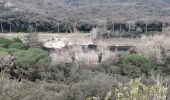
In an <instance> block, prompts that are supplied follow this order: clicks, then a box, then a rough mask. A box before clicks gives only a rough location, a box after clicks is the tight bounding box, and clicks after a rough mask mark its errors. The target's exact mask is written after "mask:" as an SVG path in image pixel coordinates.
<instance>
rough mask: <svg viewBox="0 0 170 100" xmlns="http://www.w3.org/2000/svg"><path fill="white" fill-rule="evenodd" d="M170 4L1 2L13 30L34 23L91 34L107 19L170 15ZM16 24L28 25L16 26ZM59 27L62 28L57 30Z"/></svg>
mask: <svg viewBox="0 0 170 100" xmlns="http://www.w3.org/2000/svg"><path fill="white" fill-rule="evenodd" d="M169 2H170V1H169V0H145V1H143V0H93V1H91V0H12V1H11V0H1V1H0V7H1V8H2V9H1V10H0V12H1V14H0V18H1V19H2V20H4V19H5V20H7V21H11V23H12V24H13V25H12V26H13V28H16V29H18V28H17V27H20V29H22V30H20V31H26V30H28V26H29V25H30V24H28V23H31V24H34V25H31V26H32V27H34V28H35V27H38V28H39V31H51V30H52V31H51V32H57V31H59V32H65V31H70V29H71V30H72V29H73V27H74V25H75V23H76V24H77V27H79V28H78V29H80V31H84V30H86V31H89V30H91V27H93V26H94V24H98V23H101V24H105V23H106V19H108V18H110V19H116V20H119V19H124V20H127V21H136V20H139V19H143V18H150V17H162V16H170V7H169V5H168V4H169ZM16 21H17V23H20V24H21V23H22V24H23V23H25V24H24V25H22V26H17V25H16V24H17V23H16ZM26 23H27V24H28V25H26ZM35 24H37V25H35ZM4 26H5V29H9V25H7V24H5V23H4ZM68 26H70V29H69V28H68ZM23 27H24V28H23ZM46 27H48V28H47V29H46ZM57 27H59V28H60V29H59V30H57ZM15 31H18V30H15Z"/></svg>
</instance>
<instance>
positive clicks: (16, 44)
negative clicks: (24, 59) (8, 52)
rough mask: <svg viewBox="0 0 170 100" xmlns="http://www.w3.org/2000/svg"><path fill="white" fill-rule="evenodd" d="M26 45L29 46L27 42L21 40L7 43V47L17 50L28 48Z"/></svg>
mask: <svg viewBox="0 0 170 100" xmlns="http://www.w3.org/2000/svg"><path fill="white" fill-rule="evenodd" d="M28 47H29V46H28V45H27V44H25V43H21V42H14V43H11V44H10V45H9V48H15V49H19V50H26V49H28Z"/></svg>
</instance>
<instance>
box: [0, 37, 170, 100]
mask: <svg viewBox="0 0 170 100" xmlns="http://www.w3.org/2000/svg"><path fill="white" fill-rule="evenodd" d="M148 38H150V37H148ZM31 40H35V39H31ZM0 41H1V42H0V44H1V48H0V67H1V70H0V71H1V74H0V88H1V91H0V94H1V95H0V99H1V100H21V99H26V100H56V98H57V99H59V100H81V99H84V100H168V98H169V96H168V95H169V85H168V83H169V82H170V81H169V71H168V68H169V56H168V55H167V51H166V50H165V51H164V52H162V51H161V52H160V54H161V59H162V60H161V62H162V63H161V65H160V61H159V60H154V59H153V58H154V57H156V56H148V55H145V52H139V51H137V52H136V53H135V54H129V55H121V54H114V57H113V56H109V59H105V61H103V62H101V63H100V64H86V63H80V62H79V63H71V62H70V63H64V62H61V63H56V64H51V58H50V56H49V52H48V50H45V49H43V48H41V47H42V46H38V47H34V46H33V45H29V44H28V41H25V42H24V43H23V42H22V41H21V40H20V39H19V38H15V39H12V40H9V39H6V38H0ZM29 43H35V42H34V41H32V42H29ZM161 46H162V48H164V49H168V47H167V46H166V45H165V44H164V45H163V44H162V45H161ZM152 49H154V48H152ZM164 49H160V50H164ZM137 50H141V49H140V48H137ZM142 50H146V48H145V49H142ZM103 52H104V51H103ZM107 52H108V51H107ZM149 52H150V51H149ZM153 52H154V51H153ZM105 53H106V52H105ZM155 55H156V54H155Z"/></svg>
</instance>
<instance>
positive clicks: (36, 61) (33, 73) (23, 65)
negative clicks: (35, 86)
mask: <svg viewBox="0 0 170 100" xmlns="http://www.w3.org/2000/svg"><path fill="white" fill-rule="evenodd" d="M14 56H15V57H16V60H15V65H16V67H17V69H16V72H17V73H16V74H17V75H19V74H21V73H22V74H24V75H25V76H24V77H26V78H28V79H29V80H32V81H34V80H35V79H40V78H41V75H40V74H41V72H46V71H47V68H48V67H49V66H50V62H51V59H50V57H49V55H48V52H47V51H45V50H42V49H38V48H31V49H28V50H20V51H18V52H15V53H14Z"/></svg>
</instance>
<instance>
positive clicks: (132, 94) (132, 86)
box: [107, 79, 168, 100]
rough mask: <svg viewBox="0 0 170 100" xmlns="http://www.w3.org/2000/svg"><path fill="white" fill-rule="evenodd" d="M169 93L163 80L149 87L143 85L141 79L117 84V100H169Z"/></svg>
mask: <svg viewBox="0 0 170 100" xmlns="http://www.w3.org/2000/svg"><path fill="white" fill-rule="evenodd" d="M167 92H168V87H166V86H164V85H163V83H162V82H161V80H157V82H156V83H155V84H153V85H151V86H148V85H145V84H143V83H142V82H141V79H134V80H130V81H129V82H128V83H127V84H122V83H120V82H118V83H117V86H116V89H115V100H125V99H126V100H167V98H166V95H167ZM107 100H110V99H107Z"/></svg>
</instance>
